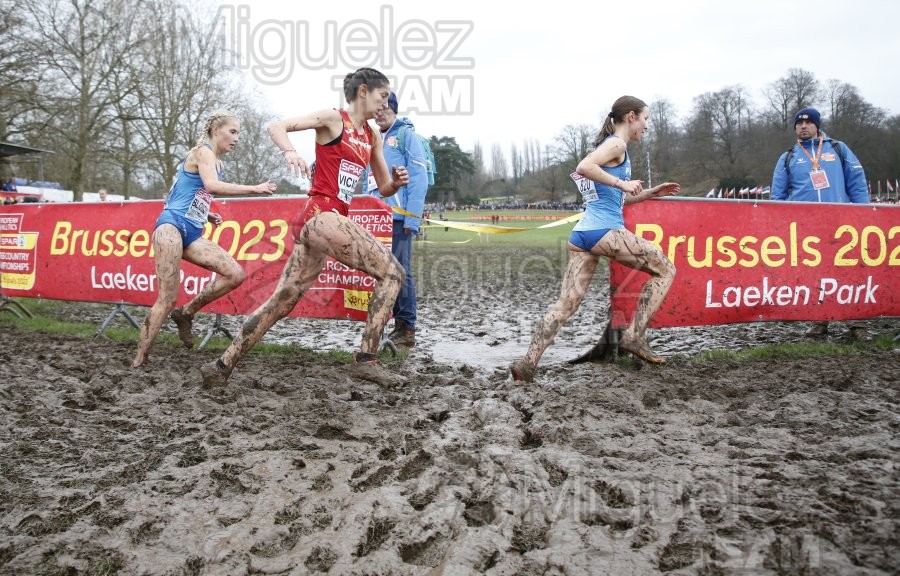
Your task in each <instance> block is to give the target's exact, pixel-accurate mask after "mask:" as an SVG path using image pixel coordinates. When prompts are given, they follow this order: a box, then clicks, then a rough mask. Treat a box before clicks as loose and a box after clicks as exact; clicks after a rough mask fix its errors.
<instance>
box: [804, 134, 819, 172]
mask: <svg viewBox="0 0 900 576" xmlns="http://www.w3.org/2000/svg"><path fill="white" fill-rule="evenodd" d="M824 142H825V139H824V138H822V137H821V136H820V137H819V150H818V151H817V152H816V157H815V158H813V157H812V154H810V153H809V152H807V151H806V146H804V145H803V142H802V141H800V140H797V144H799V145H800V149H801V150H803V153H804V154H806V157H807V158H809V159H810V161H811V162H812V166H813V170H818V169H819V157H821V156H822V144H823V143H824Z"/></svg>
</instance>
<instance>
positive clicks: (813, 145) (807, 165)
mask: <svg viewBox="0 0 900 576" xmlns="http://www.w3.org/2000/svg"><path fill="white" fill-rule="evenodd" d="M819 138H824V139H825V142H824V143H823V144H822V156H821V157H820V158H819V166H820V168H822V169H823V170H825V174H826V175H827V176H828V186H827V187H825V188H822V189H820V190H816V189H815V187H814V186H813V183H812V179H811V178H810V175H809V173H810V171H811V170H812V161H811V160H810V159H809V156H807V155H806V154H805V153H804V152H803V150H801V149H800V146H803V147H804V148H806V151H807V152H809V154H810V156H812V157H815V155H816V152H817V151H818V149H819ZM835 146H841V150H842V151H843V153H844V163H843V166H842V165H841V159H840V158H839V157H838V155H837V154H836V153H835V151H834V147H835ZM792 150H793V153H792V154H791V159H790V170H785V167H784V158H785V156H786V155H787V152H785V153H784V154H782V155H781V156H780V157H779V158H778V162H777V163H776V164H775V173H774V174H773V176H772V196H771V198H772V200H797V201H800V202H842V203H846V202H853V203H854V204H868V203H869V187H868V185H867V184H866V174H865V171H864V170H863V167H862V164H860V162H859V160H858V159H857V158H856V156H855V155H854V154H853V152H852V151H851V150H850V148H848V147H847V145H846V144H842V143H839V142H837V141H836V140H832V139H831V138H829V137H828V136H827V135H826V134H825V133H824V132H822V131H821V130H820V131H819V136H818V138H810V139H809V140H807V141H805V142H798V143H796V144H794V147H793V149H792ZM788 180H790V182H789V181H788Z"/></svg>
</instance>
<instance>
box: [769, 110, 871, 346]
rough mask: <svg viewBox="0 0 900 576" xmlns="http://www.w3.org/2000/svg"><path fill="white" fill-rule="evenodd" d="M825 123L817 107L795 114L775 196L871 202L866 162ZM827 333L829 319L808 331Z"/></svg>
mask: <svg viewBox="0 0 900 576" xmlns="http://www.w3.org/2000/svg"><path fill="white" fill-rule="evenodd" d="M821 127H822V117H821V115H820V114H819V111H818V110H816V109H815V108H804V109H802V110H800V111H799V112H797V114H796V115H795V116H794V133H796V134H797V143H796V144H794V146H793V147H791V149H790V150H788V151H787V152H785V153H784V154H782V155H781V156H780V157H779V158H778V162H776V163H775V173H774V174H773V176H772V200H794V201H799V202H838V203H848V202H852V203H854V204H868V203H869V187H868V185H867V183H866V174H865V171H864V170H863V167H862V164H861V163H860V161H859V160H858V159H857V158H856V156H855V155H854V154H853V152H852V151H851V150H850V148H848V147H847V145H846V144H844V143H843V142H840V141H839V140H834V139H832V138H829V137H828V136H827V135H826V134H825V132H824V131H822V129H821ZM854 330H855V329H854V328H851V332H854ZM854 333H855V332H854ZM827 334H828V322H814V323H813V324H812V326H810V328H809V330H807V331H806V335H807V336H809V337H822V336H825V335H827Z"/></svg>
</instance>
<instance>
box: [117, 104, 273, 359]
mask: <svg viewBox="0 0 900 576" xmlns="http://www.w3.org/2000/svg"><path fill="white" fill-rule="evenodd" d="M239 133H240V123H239V122H238V119H237V118H235V116H234V115H233V114H231V113H230V112H224V111H222V112H216V113H214V114H213V115H211V116H210V117H209V118H207V120H206V126H205V128H204V130H203V136H202V137H201V138H200V141H199V142H198V143H197V146H195V147H194V148H192V149H191V151H190V152H188V155H187V158H185V159H184V162H182V163H181V164H180V165H179V166H178V171H177V173H176V176H175V183H174V184H172V188H171V189H170V190H169V193H168V194H167V195H166V203H165V206H164V207H163V211H162V214H160V216H159V219H158V220H157V221H156V226H155V228H154V231H153V251H154V253H155V254H156V281H157V282H158V283H159V294H158V295H157V298H156V303H155V304H154V305H153V307H152V308H150V312H149V313H148V314H147V317H146V318H145V319H144V325H143V326H142V327H141V335H140V339H139V340H138V349H137V354H136V355H135V357H134V361H133V362H132V363H131V366H132V367H134V368H136V367H138V366H140V365H142V364H144V363H145V362H146V361H147V357H148V355H149V353H150V346H152V344H153V340H154V339H155V338H156V334H157V333H158V332H159V329H160V328H161V327H162V325H163V322H165V320H166V317H167V316H168V315H169V313H170V312H171V314H172V319H173V320H174V321H175V324H176V325H177V326H178V336H179V338H181V341H182V342H184V344H185V346H187V347H188V348H190V347H192V346H193V345H194V336H193V334H192V332H191V323H192V321H193V318H194V314H196V313H197V312H198V311H199V310H200V309H201V308H203V307H204V306H206V305H207V304H209V303H210V302H212V301H213V300H215V299H217V298H220V297H222V296H224V295H225V294H227V293H229V292H231V291H232V290H234V289H235V288H237V287H238V286H240V285H241V283H242V282H243V281H244V277H245V276H244V270H243V269H242V268H241V267H240V265H239V264H238V263H237V261H236V260H235V259H234V258H232V257H231V255H230V254H229V253H228V252H226V251H225V250H224V249H223V248H222V247H221V246H219V245H218V244H216V243H214V242H212V241H210V240H207V239H206V238H202V237H201V235H202V234H203V226H204V225H205V224H206V222H207V221H209V222H212V223H213V224H216V225H218V224H220V223H221V222H222V218H221V216H219V215H218V214H214V213H210V211H209V206H210V203H211V201H212V196H213V195H216V196H237V195H243V194H263V195H267V196H268V195H271V194H272V192H274V191H275V184H274V183H273V182H263V183H261V184H257V185H256V186H249V185H241V184H230V183H228V182H223V181H222V171H221V164H220V162H221V161H220V160H219V155H221V154H225V153H226V152H229V151H231V150H233V149H234V147H235V145H236V144H237V142H238V134H239ZM182 258H183V259H185V260H187V261H188V262H191V263H193V264H196V265H197V266H200V267H201V268H205V269H206V270H211V271H213V272H215V273H216V278H215V280H213V281H212V282H210V283H209V284H207V285H206V286H204V287H203V289H202V290H201V291H200V293H199V294H197V296H196V297H195V298H194V299H193V300H191V301H190V302H188V303H187V304H186V305H184V306H183V307H182V308H178V309H176V308H175V303H176V300H178V293H179V280H180V277H179V272H180V271H181V260H182Z"/></svg>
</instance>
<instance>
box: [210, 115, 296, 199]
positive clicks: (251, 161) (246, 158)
mask: <svg viewBox="0 0 900 576" xmlns="http://www.w3.org/2000/svg"><path fill="white" fill-rule="evenodd" d="M260 108H261V107H260V106H259V105H258V104H257V103H256V102H254V101H253V100H251V99H247V100H246V101H244V102H241V103H239V104H236V105H235V106H233V107H232V111H233V112H234V113H235V115H236V116H237V117H238V119H239V120H240V122H241V131H240V139H239V142H238V145H237V146H236V147H235V149H234V151H232V152H230V153H229V154H228V155H227V156H226V157H225V166H226V178H227V179H228V180H229V181H233V182H241V183H245V184H256V183H258V182H265V181H266V180H272V181H273V182H276V183H278V182H279V181H281V180H283V179H286V178H287V176H288V174H287V168H286V163H285V160H284V155H283V154H282V152H281V150H279V149H278V147H277V146H275V143H274V142H272V138H271V137H269V134H268V132H266V124H268V123H269V122H271V121H272V120H274V119H275V117H274V115H272V114H266V113H264V112H261V111H260Z"/></svg>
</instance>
